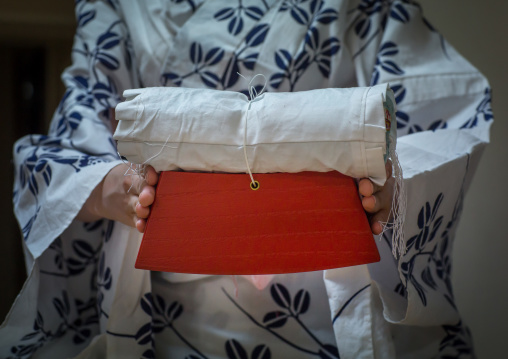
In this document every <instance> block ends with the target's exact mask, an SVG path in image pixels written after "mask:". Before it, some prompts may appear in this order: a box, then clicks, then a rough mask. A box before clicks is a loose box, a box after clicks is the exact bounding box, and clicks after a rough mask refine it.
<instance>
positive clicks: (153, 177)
mask: <svg viewBox="0 0 508 359" xmlns="http://www.w3.org/2000/svg"><path fill="white" fill-rule="evenodd" d="M145 180H146V183H147V184H148V185H149V186H155V185H156V184H157V182H158V181H159V174H158V173H157V172H156V171H155V169H154V168H153V167H152V166H147V167H146V174H145Z"/></svg>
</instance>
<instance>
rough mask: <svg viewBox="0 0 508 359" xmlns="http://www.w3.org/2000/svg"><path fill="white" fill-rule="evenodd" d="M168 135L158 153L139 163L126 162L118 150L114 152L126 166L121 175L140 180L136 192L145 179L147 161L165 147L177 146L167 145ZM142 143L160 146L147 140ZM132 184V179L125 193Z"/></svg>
mask: <svg viewBox="0 0 508 359" xmlns="http://www.w3.org/2000/svg"><path fill="white" fill-rule="evenodd" d="M170 137H171V134H170V135H169V136H168V138H166V142H164V144H163V145H162V147H161V149H160V151H159V152H158V153H156V154H155V155H153V156H152V157H150V158H148V159H147V160H145V161H143V163H140V164H136V163H132V162H128V161H126V160H124V158H125V157H124V156H122V155H120V153H119V152H118V151H117V152H116V153H117V154H118V157H120V159H121V160H122V162H123V163H124V164H125V165H126V166H127V167H128V168H127V171H125V173H124V174H123V175H124V176H131V177H134V176H137V177H138V178H139V179H140V181H139V182H138V192H141V185H142V184H143V181H145V176H146V165H147V164H148V162H150V161H151V160H153V159H154V158H156V157H158V156H159V155H160V154H161V153H162V151H163V150H164V148H165V147H169V148H175V149H176V148H177V147H172V146H168V142H169V138H170ZM144 144H146V145H149V146H160V145H158V144H152V143H148V142H144ZM132 186H134V181H132V182H131V186H130V187H129V189H128V190H127V193H129V192H130V190H131V189H132Z"/></svg>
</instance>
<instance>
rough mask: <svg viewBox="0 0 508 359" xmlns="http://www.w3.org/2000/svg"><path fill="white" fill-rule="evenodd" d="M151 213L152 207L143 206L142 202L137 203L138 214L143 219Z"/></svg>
mask: <svg viewBox="0 0 508 359" xmlns="http://www.w3.org/2000/svg"><path fill="white" fill-rule="evenodd" d="M149 214H150V207H143V206H142V205H141V203H138V204H137V205H136V216H137V217H138V218H141V219H145V218H148V215H149Z"/></svg>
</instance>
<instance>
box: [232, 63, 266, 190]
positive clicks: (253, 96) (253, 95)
mask: <svg viewBox="0 0 508 359" xmlns="http://www.w3.org/2000/svg"><path fill="white" fill-rule="evenodd" d="M238 75H240V76H241V77H243V78H244V79H245V80H247V79H246V78H245V77H244V76H243V75H242V74H240V73H238ZM258 76H262V77H263V78H264V80H265V83H264V86H263V88H262V89H261V91H260V92H259V93H258V92H257V90H256V88H255V87H254V85H252V82H253V81H254V79H255V78H256V77H258ZM266 84H267V80H266V77H265V75H263V74H257V75H254V77H253V78H252V79H251V80H250V81H249V85H248V90H249V97H250V99H249V107H248V108H247V114H246V116H245V122H244V126H243V155H244V157H245V164H246V165H247V171H248V173H249V176H250V179H251V183H250V188H251V189H252V190H253V191H256V190H258V189H259V186H260V185H259V182H258V181H256V180H254V176H253V175H252V171H251V170H250V165H249V159H248V157H247V122H248V119H249V111H250V107H251V105H252V103H253V102H255V101H259V100H261V99H262V98H263V95H264V92H265V89H266Z"/></svg>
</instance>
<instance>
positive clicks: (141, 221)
mask: <svg viewBox="0 0 508 359" xmlns="http://www.w3.org/2000/svg"><path fill="white" fill-rule="evenodd" d="M136 229H137V230H138V232H140V233H144V232H145V229H146V220H144V219H138V220H137V221H136Z"/></svg>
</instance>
